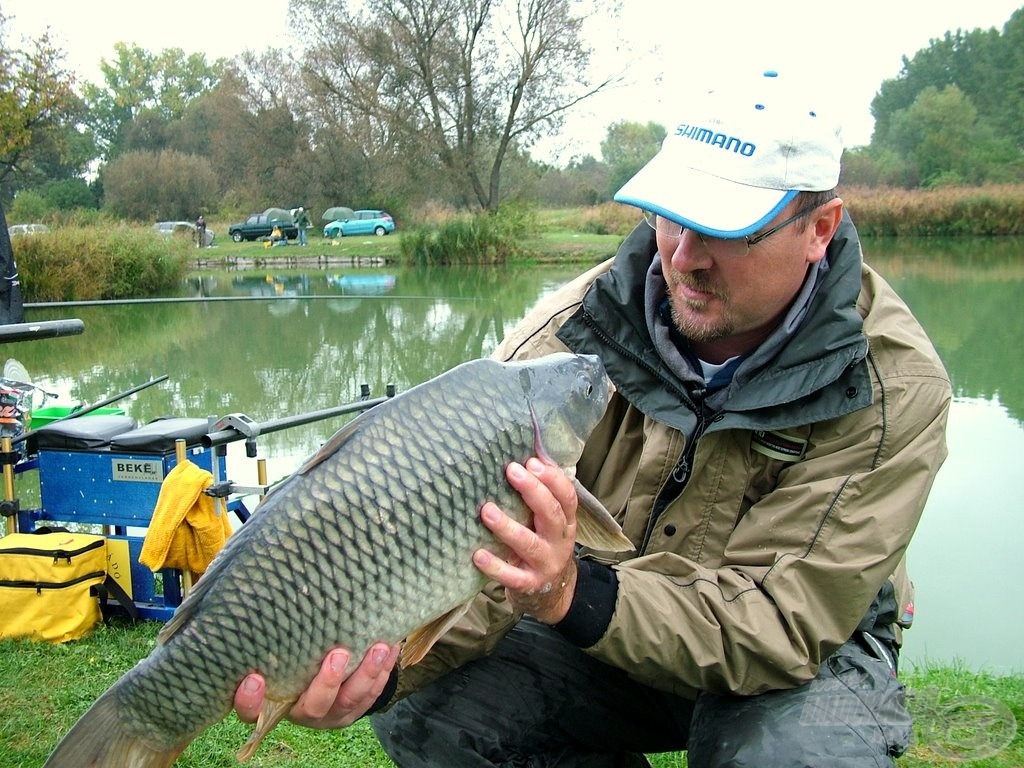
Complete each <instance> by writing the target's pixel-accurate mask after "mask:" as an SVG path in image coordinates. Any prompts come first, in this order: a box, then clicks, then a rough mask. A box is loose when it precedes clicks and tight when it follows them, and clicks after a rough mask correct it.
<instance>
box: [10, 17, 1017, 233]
mask: <svg viewBox="0 0 1024 768" xmlns="http://www.w3.org/2000/svg"><path fill="white" fill-rule="evenodd" d="M598 10H600V13H601V14H602V16H603V17H608V16H609V14H611V15H612V16H614V14H615V13H617V12H618V9H617V7H613V8H611V9H610V10H609V8H608V7H607V5H606V4H602V5H601V6H600V8H599V7H598V5H597V3H596V0H595V1H594V2H583V3H579V2H573V0H532V1H531V2H510V1H503V0H369V1H368V2H366V3H363V4H358V6H357V5H356V4H351V3H347V2H345V0H291V5H290V16H291V25H292V27H293V29H294V31H295V33H296V37H297V38H298V39H301V40H303V41H304V46H303V48H302V50H301V51H295V52H291V51H286V50H267V51H262V52H253V51H250V52H246V53H245V54H243V55H241V56H239V57H237V58H235V59H232V60H224V59H216V60H212V61H211V60H209V59H207V58H206V56H205V55H204V54H202V53H191V54H188V53H185V52H184V51H182V50H181V49H176V48H173V49H167V50H163V51H160V52H156V53H154V52H150V51H147V50H144V49H142V48H139V47H137V46H134V45H128V44H123V43H119V44H117V45H115V46H114V52H113V56H112V57H110V58H109V59H103V61H102V62H101V73H102V81H101V82H99V83H90V82H84V83H81V84H79V83H78V82H77V81H76V79H75V77H74V74H73V73H71V72H69V71H68V70H67V69H66V68H65V66H64V64H63V54H62V52H61V51H60V50H59V49H58V48H57V47H56V46H55V45H54V44H53V43H52V41H51V40H50V39H49V37H48V36H47V35H44V36H43V37H41V38H39V39H37V40H35V41H32V42H29V43H24V44H22V45H20V46H18V45H12V44H9V41H7V40H6V39H5V38H6V36H7V34H8V31H7V19H5V18H4V17H3V16H2V14H0V137H2V139H0V200H3V202H4V205H5V207H8V206H9V205H10V201H11V200H12V198H14V197H15V195H17V198H18V200H17V203H18V206H19V208H21V209H22V210H28V211H32V210H33V208H34V209H35V210H36V211H38V212H39V215H38V216H35V217H34V218H40V217H42V216H43V215H44V214H46V213H48V212H52V211H67V210H70V209H76V208H78V209H99V208H102V209H103V210H105V211H108V212H110V213H111V214H113V215H116V216H119V217H124V218H130V219H135V220H139V221H147V220H148V221H152V220H156V219H181V218H186V219H191V218H194V217H195V216H196V215H197V214H198V213H200V212H202V213H206V214H207V215H210V214H211V213H216V214H222V215H239V214H244V213H248V212H252V211H256V210H262V209H263V208H265V207H267V206H269V205H278V206H282V207H294V206H297V205H305V206H306V207H307V208H311V209H316V208H318V207H319V208H324V207H327V206H329V205H338V204H340V205H352V204H354V205H355V206H356V207H381V208H388V209H389V210H392V211H393V212H397V213H399V214H401V213H403V212H406V211H412V210H420V209H423V208H424V207H429V206H440V207H444V208H450V209H453V210H473V211H494V210H496V209H497V208H498V206H499V205H501V204H502V203H503V202H505V201H507V200H511V199H517V198H518V199H529V200H537V201H540V202H542V203H544V204H550V205H586V204H593V203H599V202H602V201H605V200H608V199H610V196H611V194H612V193H613V192H614V190H615V189H617V188H618V186H619V185H621V183H622V182H623V181H624V180H625V179H626V178H627V177H628V176H629V175H631V174H632V173H633V172H635V171H636V170H637V169H638V168H639V167H640V166H641V165H642V164H643V163H644V162H645V161H646V160H647V159H649V158H650V157H651V156H652V155H653V154H654V152H656V151H657V148H658V147H659V146H660V143H661V141H662V140H663V139H664V137H665V135H666V129H665V128H664V127H663V126H660V125H657V124H655V123H646V124H644V123H635V122H628V121H623V122H619V123H615V124H613V125H610V126H608V127H607V133H606V137H605V140H604V141H603V142H602V144H601V157H600V158H594V157H590V156H587V157H582V158H576V159H574V160H573V161H572V162H570V163H569V164H568V165H567V166H566V167H552V166H550V165H547V164H545V163H543V162H540V161H538V160H536V159H534V158H533V157H531V154H530V150H531V147H532V146H533V145H534V143H535V142H536V141H537V140H538V139H540V138H543V137H547V136H553V135H557V134H558V133H559V131H560V129H561V127H562V123H563V120H564V117H565V115H566V113H567V112H568V110H570V109H571V108H573V107H574V106H576V105H577V104H579V103H581V102H583V101H585V100H586V99H588V98H590V97H591V96H593V95H595V94H597V93H599V92H601V91H603V90H605V89H606V88H608V87H609V86H610V85H612V84H613V83H614V82H615V81H616V74H615V73H614V72H608V73H605V74H602V75H600V76H591V75H590V74H588V73H590V72H591V71H592V70H593V67H592V64H593V56H594V51H593V50H591V49H590V48H589V47H588V45H587V44H586V39H585V36H584V34H583V27H584V24H585V23H586V21H587V20H588V18H590V17H591V16H592V15H593V14H594V13H595V12H597V11H598ZM872 114H873V116H874V118H875V130H874V134H873V135H872V138H871V143H870V144H869V145H868V146H866V147H859V148H854V149H852V150H849V151H848V152H847V155H846V157H845V158H844V172H843V178H842V180H841V183H847V184H859V185H869V186H883V185H884V186H893V187H904V188H914V187H935V186H942V185H956V184H983V183H988V182H999V183H1007V182H1009V183H1017V182H1021V181H1024V120H1022V119H1021V118H1022V117H1024V9H1021V10H1019V11H1017V12H1015V13H1014V14H1013V15H1012V16H1011V18H1010V19H1009V20H1008V22H1007V23H1006V24H1005V26H1004V28H1003V29H1002V30H996V29H990V30H974V31H969V32H964V31H960V30H958V31H956V32H950V33H947V34H946V35H945V37H944V38H942V39H940V40H933V41H931V43H930V45H929V46H928V47H927V48H925V49H923V50H921V51H919V52H918V53H916V54H915V55H914V56H913V57H912V58H907V57H904V59H903V67H902V70H901V71H900V73H899V74H898V75H897V76H896V77H895V78H893V79H891V80H886V81H884V82H883V83H882V84H881V85H880V88H879V91H878V93H877V94H876V96H875V99H874V100H873V102H872Z"/></svg>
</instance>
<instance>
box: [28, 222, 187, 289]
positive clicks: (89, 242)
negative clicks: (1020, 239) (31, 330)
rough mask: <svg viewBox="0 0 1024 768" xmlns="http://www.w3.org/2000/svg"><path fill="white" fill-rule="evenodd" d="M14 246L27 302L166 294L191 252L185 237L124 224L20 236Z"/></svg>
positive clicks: (178, 278) (180, 276) (178, 279)
mask: <svg viewBox="0 0 1024 768" xmlns="http://www.w3.org/2000/svg"><path fill="white" fill-rule="evenodd" d="M14 248H15V258H16V260H17V262H18V272H19V274H20V276H21V286H22V295H23V296H24V298H25V301H26V302H40V301H89V300H95V299H125V298H140V297H146V296H157V295H167V294H168V293H171V292H173V291H174V290H175V289H176V288H177V287H178V285H179V284H180V283H181V281H182V279H184V277H185V274H186V272H187V270H188V264H189V258H190V256H191V255H192V253H193V251H192V247H191V243H189V242H188V241H187V239H182V238H174V237H172V238H161V237H158V236H156V235H155V234H154V233H153V231H152V230H149V229H147V228H141V227H128V226H125V225H119V226H113V227H94V226H87V227H75V228H59V229H55V230H53V231H51V232H50V233H49V234H44V235H33V236H32V237H20V238H18V239H17V241H16V242H15V243H14Z"/></svg>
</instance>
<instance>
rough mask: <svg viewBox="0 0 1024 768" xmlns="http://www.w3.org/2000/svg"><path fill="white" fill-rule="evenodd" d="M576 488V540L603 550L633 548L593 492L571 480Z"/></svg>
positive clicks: (624, 550) (616, 550) (613, 550)
mask: <svg viewBox="0 0 1024 768" xmlns="http://www.w3.org/2000/svg"><path fill="white" fill-rule="evenodd" d="M572 483H573V487H575V488H576V499H577V501H578V502H579V503H578V506H577V507H576V540H577V541H578V542H579V543H580V544H583V545H584V546H587V547H590V548H591V549H597V550H601V551H603V552H628V551H629V550H631V549H635V547H634V546H633V542H631V541H630V540H629V539H628V538H626V534H624V533H623V532H622V528H621V527H619V524H618V523H617V522H615V518H614V517H612V514H611V512H609V511H608V510H607V509H605V507H604V504H602V503H601V502H600V501H599V500H598V499H597V497H596V496H594V494H592V493H591V492H590V491H588V490H587V489H586V488H584V487H583V485H582V484H581V483H580V481H579V480H576V479H575V478H574V479H573V481H572Z"/></svg>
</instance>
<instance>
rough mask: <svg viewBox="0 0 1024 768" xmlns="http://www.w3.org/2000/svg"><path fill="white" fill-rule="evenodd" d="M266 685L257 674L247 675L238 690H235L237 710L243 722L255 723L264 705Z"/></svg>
mask: <svg viewBox="0 0 1024 768" xmlns="http://www.w3.org/2000/svg"><path fill="white" fill-rule="evenodd" d="M264 691H265V685H264V682H263V678H262V677H261V676H260V675H257V674H251V675H246V677H245V678H244V679H243V680H242V683H241V685H239V686H238V690H236V691H235V711H236V712H237V713H238V719H239V720H241V721H242V722H243V723H255V722H256V718H257V717H259V716H260V707H262V706H263V693H264Z"/></svg>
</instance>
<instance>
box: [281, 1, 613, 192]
mask: <svg viewBox="0 0 1024 768" xmlns="http://www.w3.org/2000/svg"><path fill="white" fill-rule="evenodd" d="M291 7H292V12H293V16H294V18H296V19H297V21H296V24H297V26H298V28H299V31H300V33H301V34H302V36H303V37H304V38H305V39H306V40H308V41H310V43H311V45H310V51H309V53H308V55H307V56H306V58H305V59H304V60H303V67H304V72H305V75H306V78H307V82H308V83H309V87H310V88H311V89H312V90H313V91H314V92H315V93H316V95H317V96H318V97H319V98H321V99H322V100H323V101H324V102H325V103H326V104H329V105H330V106H331V107H332V108H333V109H334V112H335V114H334V120H335V121H336V122H340V123H344V124H346V125H352V126H354V127H356V128H357V129H358V130H360V132H361V137H362V139H363V140H364V142H365V151H366V152H367V154H368V155H371V156H379V157H382V158H388V157H390V158H395V159H399V160H400V158H401V157H403V156H406V155H407V154H419V155H421V156H423V157H430V158H432V159H433V160H434V161H435V162H437V163H438V164H439V166H440V167H441V168H442V169H443V170H444V172H445V173H446V175H447V176H448V178H449V180H450V183H451V185H452V187H453V189H455V190H456V194H457V196H458V199H459V201H460V202H461V203H462V204H463V205H466V206H468V207H474V208H481V209H484V210H490V211H493V210H496V209H497V207H498V205H499V203H500V202H501V200H502V199H503V197H505V196H506V195H507V192H508V191H507V190H506V189H505V188H504V186H503V181H504V178H503V169H504V165H505V163H506V161H507V160H509V158H510V157H512V156H514V155H515V154H516V153H517V152H521V151H523V150H527V149H529V147H530V145H531V143H532V142H533V141H534V140H535V139H537V138H538V137H540V136H542V135H546V134H550V133H553V132H555V131H557V130H558V129H559V128H560V126H561V123H562V120H563V117H564V114H565V112H566V110H568V109H569V108H570V107H572V106H574V105H576V104H578V103H579V102H581V101H582V100H584V99H586V98H588V97H590V96H592V95H594V94H595V93H598V92H599V91H601V90H604V89H605V88H606V87H607V86H608V85H609V84H610V82H611V81H610V79H606V80H603V81H600V82H597V83H592V82H590V80H589V79H588V77H587V76H586V74H585V73H586V72H587V69H588V66H589V62H590V57H591V50H590V49H589V48H588V47H587V46H586V45H585V44H584V42H583V40H582V36H581V34H580V30H581V26H582V24H583V22H584V20H585V15H583V14H581V13H580V12H579V11H578V8H579V7H580V4H579V3H575V2H572V1H571V0H506V1H505V2H502V1H501V0H368V2H366V3H365V4H360V5H359V6H358V7H357V6H355V5H352V4H349V3H347V2H345V0H326V2H324V0H292V4H291ZM601 11H602V13H604V14H607V13H609V9H608V8H607V6H602V8H601ZM612 13H613V14H614V9H612Z"/></svg>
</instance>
